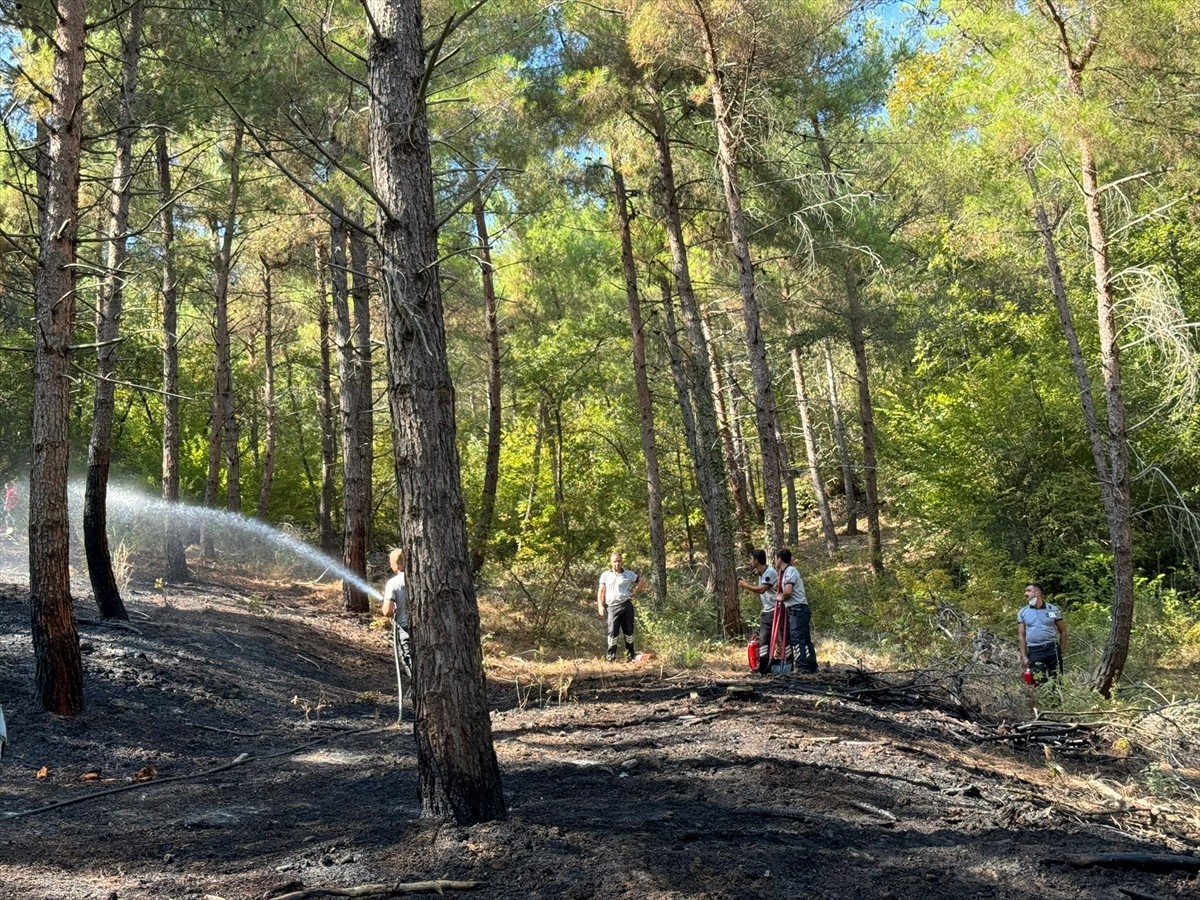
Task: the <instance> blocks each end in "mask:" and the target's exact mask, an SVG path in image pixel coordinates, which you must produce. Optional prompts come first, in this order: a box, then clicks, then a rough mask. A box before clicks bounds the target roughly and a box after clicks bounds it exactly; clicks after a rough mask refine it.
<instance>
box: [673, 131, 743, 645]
mask: <svg viewBox="0 0 1200 900" xmlns="http://www.w3.org/2000/svg"><path fill="white" fill-rule="evenodd" d="M654 126H655V141H654V153H655V157H656V159H657V161H658V167H659V174H660V176H661V185H662V192H663V197H662V199H663V208H664V213H665V221H664V225H665V226H666V230H667V241H668V243H669V244H670V247H671V271H672V274H673V275H674V276H675V289H676V290H677V291H678V293H679V306H680V309H681V311H682V314H683V322H684V329H685V330H686V332H687V335H688V340H689V342H690V343H691V345H692V352H691V353H689V354H684V360H683V361H684V362H685V364H686V365H687V367H688V382H689V384H690V385H691V386H692V398H693V403H694V412H695V418H696V435H697V437H698V438H699V443H698V445H697V447H696V448H695V450H696V452H697V455H695V456H694V457H693V459H692V463H693V465H694V466H695V469H696V486H697V487H698V488H699V491H700V508H701V510H702V512H703V513H704V534H705V540H706V543H707V547H708V563H709V582H708V586H707V589H708V592H709V593H710V594H712V595H713V596H715V597H716V598H717V603H718V607H719V608H720V610H721V613H720V617H719V621H720V626H721V633H722V634H723V635H728V636H733V635H739V634H741V631H742V613H741V601H740V599H739V598H738V588H737V569H736V564H735V563H734V558H733V542H732V532H733V528H732V525H733V522H732V518H731V516H730V514H729V498H728V496H727V495H726V492H725V465H724V460H723V459H722V456H721V439H720V432H719V429H718V426H717V417H716V411H715V409H714V407H713V382H712V377H711V375H710V372H711V369H712V363H711V361H710V359H709V352H708V344H707V342H706V341H705V340H704V328H703V325H702V324H701V321H700V308H699V305H698V304H697V302H696V294H695V292H694V291H693V290H692V278H691V272H690V269H689V267H688V257H687V244H686V243H685V242H684V239H683V219H682V217H681V216H680V212H679V196H678V192H677V191H676V187H675V168H674V163H673V162H672V159H671V142H670V138H669V136H668V133H667V126H666V121H665V119H664V118H663V117H662V116H661V115H659V116H657V117H656V118H655V122H654Z"/></svg>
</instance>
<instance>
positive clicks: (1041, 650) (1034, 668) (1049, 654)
mask: <svg viewBox="0 0 1200 900" xmlns="http://www.w3.org/2000/svg"><path fill="white" fill-rule="evenodd" d="M1025 651H1026V653H1027V654H1028V656H1029V671H1030V672H1032V673H1033V677H1034V678H1036V679H1037V680H1038V681H1045V680H1046V679H1047V678H1055V677H1057V676H1059V675H1061V674H1062V650H1060V649H1059V647H1058V642H1057V641H1055V642H1054V643H1053V644H1033V645H1031V646H1029V647H1026V648H1025Z"/></svg>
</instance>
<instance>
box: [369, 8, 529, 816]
mask: <svg viewBox="0 0 1200 900" xmlns="http://www.w3.org/2000/svg"><path fill="white" fill-rule="evenodd" d="M366 5H367V9H368V11H369V12H370V18H371V21H372V22H373V24H374V28H373V34H372V36H371V38H370V39H369V41H368V49H367V83H368V96H369V97H370V98H371V102H370V126H371V127H370V129H369V133H370V136H371V170H372V174H373V176H374V185H375V190H376V191H377V193H378V194H379V196H380V198H381V199H382V202H383V203H384V204H386V208H383V209H380V210H379V216H378V220H377V224H376V235H377V238H378V241H379V248H380V280H381V282H382V288H383V297H384V302H385V309H386V322H387V326H388V327H387V344H388V351H389V353H388V364H389V366H390V368H391V370H392V384H393V385H394V388H393V394H392V398H391V404H390V406H391V410H392V433H393V436H394V441H395V450H394V454H395V463H396V484H397V488H398V490H399V508H400V523H399V524H400V531H401V533H402V534H403V535H404V538H403V543H404V545H405V549H406V550H408V569H407V573H406V574H407V577H408V584H409V598H410V599H409V621H410V623H411V625H412V639H413V663H414V673H413V682H414V685H415V687H414V708H415V711H416V745H417V776H418V784H419V789H420V796H421V811H422V814H423V815H424V816H426V817H437V818H443V817H453V818H454V819H455V820H456V821H458V822H459V823H461V824H467V823H472V822H482V821H486V820H490V819H497V818H502V817H503V816H505V815H506V810H505V806H504V794H503V792H502V790H501V785H500V767H499V765H498V764H497V761H496V753H495V750H494V749H493V746H492V730H491V721H490V719H489V716H488V708H487V692H486V684H485V681H484V673H483V654H482V650H481V647H480V629H479V607H478V605H477V604H476V600H475V586H474V583H473V582H472V580H471V564H470V554H469V552H468V549H467V527H466V514H465V509H464V504H463V493H462V482H461V478H460V471H459V458H458V448H457V446H456V444H455V422H454V386H453V384H452V383H451V381H450V371H449V366H448V363H447V358H446V335H445V323H444V321H443V318H442V295H441V288H440V285H439V284H438V266H437V260H438V252H437V231H436V227H437V226H436V213H435V210H434V199H433V176H432V167H431V161H430V152H429V130H428V125H427V122H426V117H425V98H424V97H423V96H421V95H420V94H419V93H418V90H419V88H420V87H421V86H423V85H424V83H425V80H424V73H425V71H426V60H425V50H424V46H423V42H422V34H423V32H422V28H421V5H420V2H419V0H367V4H366Z"/></svg>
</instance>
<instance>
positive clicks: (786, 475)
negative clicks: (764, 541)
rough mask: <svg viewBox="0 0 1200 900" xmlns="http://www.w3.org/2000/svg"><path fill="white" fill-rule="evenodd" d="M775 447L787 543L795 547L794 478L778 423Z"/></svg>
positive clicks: (797, 522)
mask: <svg viewBox="0 0 1200 900" xmlns="http://www.w3.org/2000/svg"><path fill="white" fill-rule="evenodd" d="M775 446H776V447H777V448H778V450H779V476H780V478H781V479H782V481H783V495H784V497H785V498H786V499H787V542H788V544H789V546H792V547H795V546H796V543H797V541H799V540H800V514H799V512H798V511H797V510H796V476H795V474H794V470H793V469H792V459H791V456H790V455H789V454H788V448H787V442H786V441H784V439H783V430H782V428H780V427H779V423H778V421H777V422H776V425H775Z"/></svg>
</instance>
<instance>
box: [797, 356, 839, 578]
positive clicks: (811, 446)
mask: <svg viewBox="0 0 1200 900" xmlns="http://www.w3.org/2000/svg"><path fill="white" fill-rule="evenodd" d="M791 356H792V378H793V380H794V381H795V382H796V404H797V406H799V407H800V428H801V430H802V431H803V432H804V451H805V453H806V454H807V455H808V475H809V478H810V479H811V481H812V489H813V494H814V495H815V496H816V498H817V509H818V510H819V511H820V513H821V533H822V534H823V535H824V536H825V552H826V553H827V554H829V556H830V557H833V556H834V555H835V554H836V553H837V549H838V537H837V529H835V528H834V526H833V513H832V512H830V509H829V495H828V494H827V493H826V492H825V482H824V481H823V480H822V479H821V467H820V464H819V462H818V461H819V459H820V457H819V456H818V453H817V435H816V432H815V431H814V429H813V426H812V415H811V410H810V408H809V402H808V387H807V386H806V385H805V383H804V363H803V361H802V360H801V359H800V351H799V349H797V348H796V347H792V348H791Z"/></svg>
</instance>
